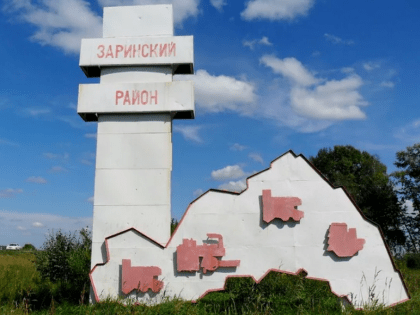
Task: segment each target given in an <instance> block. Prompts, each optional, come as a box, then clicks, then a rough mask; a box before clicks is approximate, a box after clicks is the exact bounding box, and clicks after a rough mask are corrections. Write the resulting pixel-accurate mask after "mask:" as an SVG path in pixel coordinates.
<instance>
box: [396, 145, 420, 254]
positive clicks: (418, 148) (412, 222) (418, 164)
mask: <svg viewBox="0 0 420 315" xmlns="http://www.w3.org/2000/svg"><path fill="white" fill-rule="evenodd" d="M394 164H395V166H396V167H398V169H399V170H398V171H396V172H394V173H392V177H393V178H394V180H395V184H396V187H397V190H398V194H399V195H400V198H401V201H402V203H404V206H405V210H406V211H405V217H404V220H403V226H404V228H405V230H406V232H407V234H408V240H407V241H408V242H407V243H408V250H409V251H413V252H416V253H419V252H420V236H419V234H420V143H417V144H414V145H413V146H411V147H407V149H406V150H405V151H399V152H397V161H396V162H395V163H394ZM408 205H410V206H408ZM411 207H412V209H408V208H411ZM407 210H410V211H407Z"/></svg>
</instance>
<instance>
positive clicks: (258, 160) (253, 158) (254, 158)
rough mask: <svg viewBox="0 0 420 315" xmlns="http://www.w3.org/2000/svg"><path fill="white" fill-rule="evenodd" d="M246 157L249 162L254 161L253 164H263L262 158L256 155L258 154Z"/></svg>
mask: <svg viewBox="0 0 420 315" xmlns="http://www.w3.org/2000/svg"><path fill="white" fill-rule="evenodd" d="M248 157H249V158H250V159H251V160H254V161H255V162H259V163H261V164H264V160H263V158H262V157H261V155H260V154H258V153H250V154H248Z"/></svg>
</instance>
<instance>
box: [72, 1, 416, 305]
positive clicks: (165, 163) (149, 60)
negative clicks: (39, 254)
mask: <svg viewBox="0 0 420 315" xmlns="http://www.w3.org/2000/svg"><path fill="white" fill-rule="evenodd" d="M172 25H173V19H172V7H171V6H170V5H156V6H135V7H113V8H105V9H104V37H103V38H100V39H86V40H83V41H82V47H81V55H80V66H81V68H82V69H83V71H84V72H85V74H86V75H87V76H88V77H97V76H99V77H100V84H92V85H80V88H79V102H78V113H79V114H80V116H81V117H82V118H83V119H84V120H86V121H98V138H97V158H96V174H95V196H94V217H93V245H92V270H91V273H90V278H91V282H92V299H93V300H95V301H101V300H103V299H104V298H106V297H113V298H116V297H124V298H127V299H132V300H135V301H139V302H146V303H159V302H160V301H161V300H162V298H163V297H168V296H169V297H175V296H176V297H180V298H183V299H186V300H192V301H194V300H197V299H199V298H200V297H203V296H204V295H206V294H207V293H209V292H212V291H217V290H223V289H224V286H225V282H226V279H227V278H229V277H241V276H242V277H252V278H253V279H254V280H255V281H256V282H259V281H260V280H261V279H263V278H264V277H265V275H267V273H269V272H270V271H277V272H283V273H288V274H298V273H300V272H301V271H305V272H306V273H307V278H310V279H317V280H321V281H327V282H328V283H329V285H330V287H331V290H332V292H333V293H334V294H336V295H337V296H338V297H340V298H342V299H344V300H346V301H347V302H349V303H353V304H354V305H355V306H356V307H363V305H364V303H369V302H370V301H372V299H377V301H378V302H379V303H383V304H384V305H386V306H389V305H393V304H397V303H401V302H403V301H406V300H407V299H408V298H409V295H408V291H407V289H406V287H405V285H404V282H403V280H402V277H401V275H400V273H399V272H398V270H397V269H396V267H395V265H394V264H393V261H392V258H391V256H390V253H389V250H388V248H387V246H386V244H385V242H384V239H383V236H382V234H381V232H380V230H379V228H378V227H377V226H376V225H375V224H373V223H372V222H370V221H369V220H367V219H366V218H365V217H364V215H363V214H362V212H361V211H360V209H358V207H357V206H356V205H355V204H354V203H353V200H352V198H351V197H350V196H349V195H348V194H347V192H346V191H345V190H343V189H342V188H335V187H332V186H331V185H330V184H329V182H328V181H327V180H326V179H325V178H324V177H323V176H322V175H321V174H320V173H319V172H318V171H317V170H316V169H315V168H314V167H313V166H312V164H311V163H310V162H309V161H308V160H307V159H306V158H305V157H303V156H302V155H299V156H297V155H295V154H294V153H293V152H292V151H289V152H287V153H285V154H284V155H282V156H280V157H279V158H278V159H276V160H274V161H273V162H272V163H271V166H270V168H268V169H266V170H264V171H262V172H260V173H257V174H255V175H253V176H251V177H249V178H248V179H247V189H246V190H244V191H243V192H241V193H231V192H224V191H219V190H209V191H208V192H206V193H204V194H203V195H202V196H201V197H199V198H198V199H196V200H195V201H193V202H192V203H191V204H190V206H189V208H188V209H187V211H186V213H185V214H184V216H183V218H182V220H181V222H180V224H179V226H178V227H177V229H176V231H175V232H174V234H173V235H172V236H171V237H170V235H169V225H170V218H171V216H170V214H171V212H170V210H171V208H170V189H171V168H172V142H171V131H172V128H171V123H172V119H176V118H186V119H188V118H194V96H193V87H192V83H191V82H188V81H183V82H172V75H173V74H175V73H180V74H182V73H184V74H191V73H193V44H192V37H191V36H185V37H176V36H173V26H172Z"/></svg>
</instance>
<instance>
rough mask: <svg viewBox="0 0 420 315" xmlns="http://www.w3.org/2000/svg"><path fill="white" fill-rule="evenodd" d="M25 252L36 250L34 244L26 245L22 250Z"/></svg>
mask: <svg viewBox="0 0 420 315" xmlns="http://www.w3.org/2000/svg"><path fill="white" fill-rule="evenodd" d="M22 249H23V250H36V248H35V246H34V245H32V244H25V246H23V248H22Z"/></svg>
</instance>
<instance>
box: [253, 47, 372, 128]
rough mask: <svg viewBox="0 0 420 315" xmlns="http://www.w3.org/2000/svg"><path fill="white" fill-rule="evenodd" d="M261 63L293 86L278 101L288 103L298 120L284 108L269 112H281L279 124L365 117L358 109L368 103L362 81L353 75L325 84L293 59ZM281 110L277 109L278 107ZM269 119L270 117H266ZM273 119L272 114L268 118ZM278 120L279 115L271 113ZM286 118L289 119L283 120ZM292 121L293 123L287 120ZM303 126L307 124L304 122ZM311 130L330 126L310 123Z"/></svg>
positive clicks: (324, 81)
mask: <svg viewBox="0 0 420 315" xmlns="http://www.w3.org/2000/svg"><path fill="white" fill-rule="evenodd" d="M260 62H261V63H263V64H264V65H266V66H268V67H270V68H271V69H272V70H273V72H275V73H279V74H281V75H282V76H283V77H285V78H286V79H288V80H290V82H291V83H292V86H291V89H290V91H286V92H284V94H287V95H286V96H284V95H283V96H281V95H280V97H277V98H278V99H280V100H281V99H282V98H283V99H285V100H284V102H287V101H289V102H290V106H291V109H292V110H293V111H294V112H295V113H296V114H298V115H299V116H301V117H296V116H295V117H293V114H292V113H290V112H288V110H287V107H283V108H282V109H281V108H277V109H273V108H271V110H272V111H274V112H275V111H276V110H277V111H283V113H282V114H283V118H279V119H280V121H283V122H285V120H286V119H287V120H288V121H287V122H286V123H287V124H288V125H289V126H292V125H293V124H296V125H301V126H302V124H301V123H300V122H302V118H305V117H306V118H310V119H320V120H344V119H364V118H366V115H365V113H364V112H362V110H361V109H360V107H361V106H366V105H368V103H367V102H366V101H365V100H364V99H363V96H362V95H361V94H360V93H359V88H360V87H361V86H362V84H363V81H362V79H361V78H360V77H359V76H358V75H356V74H354V73H353V74H350V75H348V76H347V77H346V78H344V79H341V80H329V81H326V80H325V79H324V80H321V79H317V78H316V77H315V76H314V75H313V74H312V73H310V72H309V71H308V70H307V69H306V68H305V67H304V66H303V65H302V63H301V62H300V61H298V60H296V59H295V58H285V59H278V58H277V57H274V56H268V55H266V56H263V57H262V58H261V60H260ZM279 107H280V106H279ZM265 115H266V116H268V117H270V114H269V113H265ZM271 115H272V114H271ZM274 115H276V116H277V117H279V115H278V113H274ZM287 116H289V117H288V118H286V117H287ZM290 118H292V119H290ZM305 123H306V122H305ZM310 124H311V125H312V126H309V125H308V126H306V127H305V128H308V127H309V129H310V130H312V131H314V130H320V129H319V128H321V129H322V128H325V127H326V126H328V125H329V124H330V123H329V122H327V121H325V122H322V123H321V124H319V123H314V122H310Z"/></svg>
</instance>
